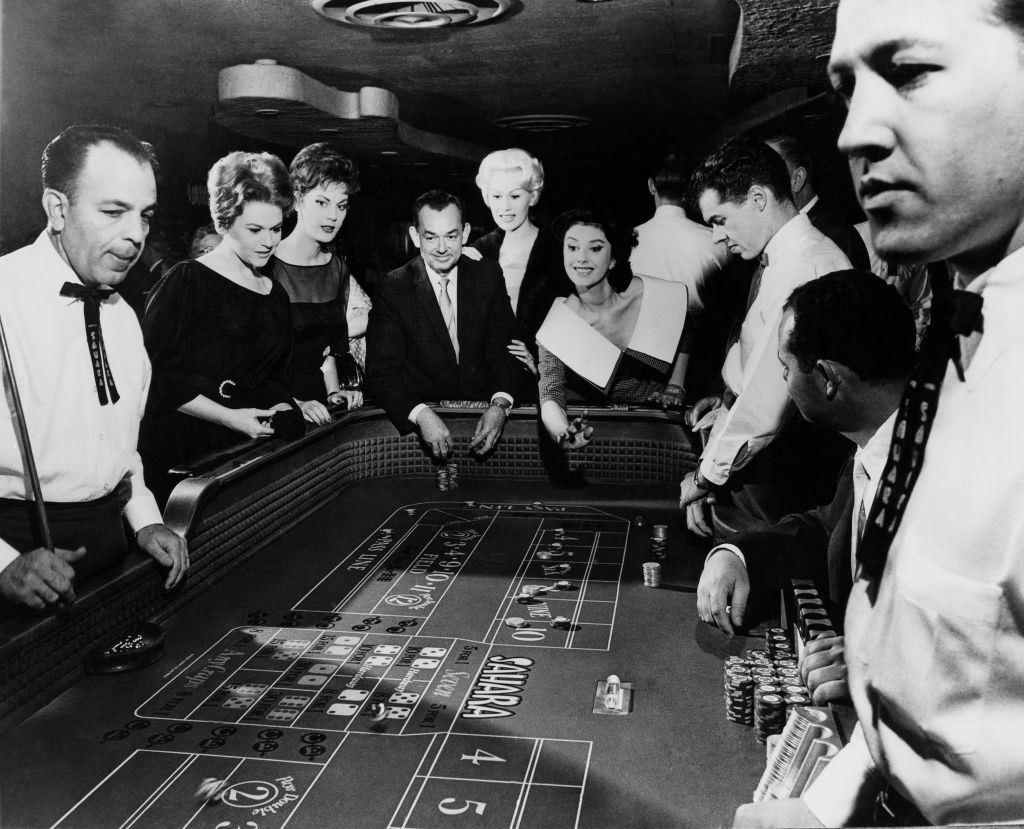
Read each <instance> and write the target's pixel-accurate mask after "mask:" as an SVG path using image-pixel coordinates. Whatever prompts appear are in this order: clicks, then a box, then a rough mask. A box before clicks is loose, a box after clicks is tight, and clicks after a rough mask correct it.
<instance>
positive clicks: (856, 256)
mask: <svg viewBox="0 0 1024 829" xmlns="http://www.w3.org/2000/svg"><path fill="white" fill-rule="evenodd" d="M765 143H766V144H767V145H768V146H769V147H771V148H772V149H773V150H775V152H777V153H778V154H779V155H780V156H781V157H782V160H783V161H785V162H786V169H787V170H789V185H790V188H791V189H792V191H793V201H794V202H796V209H797V210H799V211H800V212H801V213H806V214H807V218H808V219H810V220H811V224H812V225H814V226H815V227H816V228H818V230H820V231H821V232H822V233H824V234H825V235H826V236H828V238H829V239H831V240H832V241H833V242H835V243H836V245H837V246H838V247H839V249H840V250H841V251H842V252H843V253H845V254H846V258H847V259H849V260H850V263H851V264H852V265H853V267H855V268H859V269H861V270H865V271H870V270H871V258H870V256H869V255H868V249H867V246H866V245H865V244H864V240H863V239H862V238H861V235H860V234H859V233H858V232H857V229H856V228H855V227H854V226H853V225H852V224H851V223H850V222H848V221H847V220H846V219H844V218H843V217H842V216H840V215H839V213H838V212H837V211H836V210H835V209H834V208H832V207H831V206H830V205H829V204H827V203H826V202H824V201H822V200H821V197H820V196H819V195H818V194H817V193H816V192H815V190H814V182H813V181H812V180H811V171H812V170H813V167H814V165H813V162H812V161H811V156H810V155H809V154H808V152H807V150H805V149H804V146H803V144H801V143H800V142H799V141H797V140H796V139H795V138H794V137H793V136H791V135H776V136H773V137H772V138H769V139H768V140H767V141H765Z"/></svg>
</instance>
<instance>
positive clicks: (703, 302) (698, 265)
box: [629, 153, 731, 403]
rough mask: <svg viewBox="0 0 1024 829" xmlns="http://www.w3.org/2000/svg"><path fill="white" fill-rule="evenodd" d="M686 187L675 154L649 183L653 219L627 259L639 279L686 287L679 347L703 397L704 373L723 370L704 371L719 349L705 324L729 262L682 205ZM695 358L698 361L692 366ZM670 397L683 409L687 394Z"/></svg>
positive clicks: (684, 174)
mask: <svg viewBox="0 0 1024 829" xmlns="http://www.w3.org/2000/svg"><path fill="white" fill-rule="evenodd" d="M687 184H688V176H687V172H686V170H684V168H683V165H682V163H681V161H680V159H679V158H678V156H676V155H675V154H674V153H673V154H670V155H668V156H666V157H665V158H664V159H663V160H662V162H661V164H660V165H659V167H658V170H657V171H656V172H655V174H654V175H653V176H652V177H651V178H649V179H647V190H648V191H649V192H650V194H651V196H652V197H653V198H654V215H653V216H652V217H651V218H650V219H649V220H648V221H646V222H644V223H643V224H642V225H639V226H638V227H637V228H636V234H637V241H636V247H634V248H633V252H632V253H631V254H630V256H629V265H630V267H631V268H632V270H633V273H634V274H637V275H638V276H655V277H658V278H659V279H666V280H668V281H670V282H681V283H682V284H683V285H685V286H686V289H687V293H688V301H687V312H686V330H685V331H684V333H683V343H682V347H681V353H683V354H685V357H686V367H685V368H684V370H683V378H684V382H686V385H687V386H689V387H691V388H690V390H691V392H692V391H694V389H693V388H692V385H693V384H691V383H690V382H689V381H687V380H686V378H687V377H691V378H692V379H694V380H696V381H697V387H698V389H699V391H698V392H697V393H699V394H703V393H704V392H705V390H704V389H703V388H700V387H701V386H703V385H706V381H702V380H701V377H700V375H701V372H703V373H704V374H710V373H711V372H714V373H716V374H717V372H718V369H719V366H717V365H715V366H713V367H712V366H709V365H705V364H707V363H710V362H712V360H711V359H710V355H711V354H713V353H714V352H715V351H716V350H717V349H716V348H714V346H713V343H712V342H710V341H712V340H714V339H715V336H714V335H715V333H716V332H715V331H714V330H712V329H711V328H710V327H709V326H705V325H703V323H704V321H705V319H707V321H708V322H711V320H712V319H713V318H715V317H716V314H717V313H720V309H718V308H715V307H711V308H707V307H706V306H707V305H708V303H709V302H710V303H711V305H712V306H714V305H715V304H716V303H715V299H714V297H715V296H717V295H719V294H721V293H722V291H721V290H716V288H719V287H720V286H718V285H717V283H718V281H719V280H721V279H722V278H723V277H725V276H726V274H725V273H724V271H725V270H726V268H727V267H728V265H729V261H730V259H731V257H730V256H729V252H728V251H727V250H726V249H725V247H724V246H723V245H718V244H715V241H714V239H712V238H711V231H710V230H709V229H708V228H707V227H705V226H704V225H702V224H700V223H699V222H695V221H693V220H692V219H691V218H689V217H688V216H687V215H686V212H685V211H684V210H683V200H684V199H685V198H686V190H687ZM717 304H719V305H722V304H724V303H723V302H721V301H719V302H718V303H717ZM706 311H707V313H708V316H707V317H706V316H705V312H706ZM723 327H724V326H723ZM723 346H724V339H723V340H719V341H718V348H722V347H723ZM692 354H695V355H696V356H695V357H694V358H693V360H692V361H691V359H690V356H691V355H692ZM719 354H720V352H719ZM691 369H692V370H691ZM671 391H675V393H676V394H677V395H678V396H679V397H680V400H679V402H680V403H682V399H681V398H682V397H683V389H682V388H678V387H677V388H675V389H671Z"/></svg>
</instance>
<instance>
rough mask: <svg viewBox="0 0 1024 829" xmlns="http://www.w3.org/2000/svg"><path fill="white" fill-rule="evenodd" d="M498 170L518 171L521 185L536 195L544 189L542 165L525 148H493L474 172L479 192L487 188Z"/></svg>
mask: <svg viewBox="0 0 1024 829" xmlns="http://www.w3.org/2000/svg"><path fill="white" fill-rule="evenodd" d="M499 172H513V173H514V172H518V173H521V174H522V177H523V179H522V180H523V187H524V189H526V190H528V191H529V192H531V193H537V194H538V195H539V194H540V192H541V191H542V190H543V189H544V165H543V164H541V163H540V160H539V159H537V158H534V157H533V156H532V155H530V154H529V153H528V152H526V150H520V149H519V148H518V147H510V148H509V149H507V150H495V151H494V152H493V153H491V154H490V155H488V156H486V157H485V158H484V160H483V161H481V162H480V169H479V170H478V171H477V174H476V186H477V187H479V188H480V192H481V193H482V192H484V190H486V189H487V185H488V183H489V182H490V180H491V176H493V175H494V174H495V173H499Z"/></svg>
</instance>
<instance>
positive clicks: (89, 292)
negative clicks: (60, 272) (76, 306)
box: [60, 282, 117, 302]
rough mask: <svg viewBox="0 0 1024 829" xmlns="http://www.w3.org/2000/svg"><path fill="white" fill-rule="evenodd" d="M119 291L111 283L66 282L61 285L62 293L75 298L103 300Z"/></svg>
mask: <svg viewBox="0 0 1024 829" xmlns="http://www.w3.org/2000/svg"><path fill="white" fill-rule="evenodd" d="M116 293H117V288H112V287H111V286H109V285H82V284H81V283H80V282H65V283H64V284H63V285H61V288H60V295H61V296H69V297H72V298H73V299H81V300H96V301H97V302H103V300H105V299H110V298H111V297H112V296H113V295H114V294H116Z"/></svg>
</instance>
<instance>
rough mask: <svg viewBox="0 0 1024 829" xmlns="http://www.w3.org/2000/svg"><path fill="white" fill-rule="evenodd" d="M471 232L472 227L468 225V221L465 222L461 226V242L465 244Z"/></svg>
mask: <svg viewBox="0 0 1024 829" xmlns="http://www.w3.org/2000/svg"><path fill="white" fill-rule="evenodd" d="M472 232H473V228H472V227H470V225H469V222H466V223H465V224H464V225H463V226H462V244H466V242H468V241H469V234H470V233H472Z"/></svg>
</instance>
